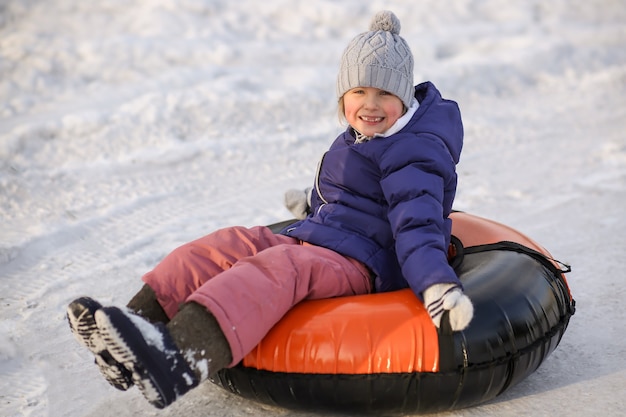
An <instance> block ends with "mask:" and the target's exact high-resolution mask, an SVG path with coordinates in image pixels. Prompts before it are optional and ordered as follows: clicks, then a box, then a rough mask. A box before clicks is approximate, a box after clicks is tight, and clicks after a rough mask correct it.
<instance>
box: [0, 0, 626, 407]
mask: <svg viewBox="0 0 626 417" xmlns="http://www.w3.org/2000/svg"><path fill="white" fill-rule="evenodd" d="M380 9H391V10H394V11H395V12H396V14H397V15H398V16H399V17H400V19H401V21H402V24H403V28H402V35H403V36H404V37H405V38H406V39H407V41H408V42H409V44H410V45H411V47H412V49H413V52H414V55H415V58H416V74H415V79H416V82H419V81H422V80H431V81H433V82H434V83H435V84H436V85H437V86H438V87H439V88H440V90H441V91H442V93H443V94H444V96H446V97H448V98H452V99H454V100H456V101H458V102H459V104H460V106H461V110H462V112H463V117H464V122H465V126H466V144H465V148H464V153H463V156H462V162H461V164H460V165H459V173H460V184H459V192H458V197H457V201H456V208H457V209H459V210H465V211H468V212H471V213H474V214H477V215H480V216H484V217H489V218H492V219H494V220H497V221H500V222H502V223H505V224H508V225H510V226H513V227H515V228H517V229H519V230H521V231H523V232H525V233H526V234H528V235H529V236H531V237H533V238H534V239H536V240H537V241H538V242H540V243H541V244H543V245H544V246H545V247H547V248H548V249H549V250H550V251H551V252H552V254H553V255H554V256H555V257H556V258H557V259H560V260H562V261H564V262H568V263H571V265H572V267H573V271H572V272H571V273H570V274H568V279H569V283H570V286H571V288H572V292H573V294H574V297H575V298H576V301H577V313H576V315H575V316H574V317H573V319H572V321H571V323H570V327H569V329H568V331H567V333H566V334H565V337H564V339H563V341H562V342H561V344H560V346H559V347H558V348H557V350H556V351H555V352H554V353H553V354H552V355H551V356H550V357H549V358H548V359H547V361H546V362H545V363H544V364H543V365H542V366H541V367H540V369H539V370H538V371H537V372H535V373H534V374H533V375H531V376H530V377H529V378H527V379H526V380H525V381H523V382H522V383H520V384H519V385H517V386H516V387H514V388H513V389H511V390H509V391H507V392H506V393H504V394H503V395H502V396H500V397H498V398H497V399H496V400H495V401H493V402H490V403H487V404H484V405H481V406H478V407H475V408H471V409H466V410H459V411H454V412H449V413H443V414H442V416H444V415H445V416H485V415H497V416H514V415H520V414H522V415H533V416H560V415H568V416H589V415H599V414H602V415H603V416H606V417H608V416H620V415H623V413H624V411H623V410H624V409H625V408H626V399H624V390H625V388H626V342H625V341H624V334H625V333H626V324H625V321H626V312H625V309H624V308H622V307H621V304H620V303H621V301H622V300H623V299H624V297H626V286H625V284H624V277H625V274H624V271H623V269H622V267H623V263H624V259H625V256H624V249H626V216H625V215H624V213H623V208H622V207H623V205H624V204H625V203H626V136H625V135H626V133H625V132H626V98H625V97H626V24H625V23H626V3H624V2H623V1H619V0H613V1H612V0H593V1H582V0H553V1H550V2H544V1H536V0H529V1H524V2H522V1H519V2H510V1H503V0H459V1H455V2H444V1H437V0H422V1H419V2H408V1H394V0H390V1H385V2H383V1H371V2H362V1H357V0H343V1H330V0H321V1H316V2H311V1H299V0H298V1H286V0H264V1H263V2H262V3H259V2H256V1H252V0H241V1H236V2H234V1H226V0H136V1H132V2H128V1H121V0H106V1H100V2H84V1H78V0H48V1H43V0H21V1H8V0H0V301H1V302H0V319H1V321H0V415H2V416H7V417H9V416H27V417H36V416H45V415H49V416H53V417H57V416H82V417H89V416H93V417H95V416H98V417H113V416H116V417H117V416H125V415H154V416H173V417H178V416H225V415H228V416H235V417H243V416H314V415H315V414H314V413H310V414H309V413H296V412H292V411H289V410H283V409H280V408H273V407H268V406H264V405H259V404H256V403H253V402H250V401H247V400H243V399H241V398H238V397H235V396H233V395H231V394H228V393H226V392H225V391H223V390H221V389H220V388H218V387H216V386H213V385H211V384H205V385H203V386H201V387H200V388H198V389H197V390H195V391H194V392H192V393H191V394H189V395H187V396H186V397H185V398H184V399H182V400H180V401H179V402H177V403H175V404H174V405H172V406H171V407H170V408H168V409H166V410H164V411H158V410H156V409H153V408H152V407H151V406H150V405H149V404H147V403H146V402H145V401H144V400H143V398H142V397H141V395H140V394H139V393H138V392H137V391H136V390H133V391H130V392H128V393H121V392H118V391H116V390H114V389H112V388H110V387H109V386H108V385H107V384H106V382H104V380H103V379H102V378H101V377H100V376H99V373H98V370H97V369H96V367H95V366H93V365H92V363H91V359H90V357H89V354H88V353H87V352H84V351H83V350H82V349H81V348H80V347H79V346H78V345H77V344H76V343H75V341H74V340H73V339H72V336H71V334H70V333H69V330H68V327H67V323H66V322H65V318H64V309H65V306H66V305H67V303H68V302H69V301H71V300H72V299H73V298H75V297H76V296H79V295H84V294H88V295H91V296H93V297H95V298H97V299H99V300H102V301H103V302H105V303H116V304H124V303H125V302H126V301H127V300H128V299H129V298H130V296H132V295H133V294H134V292H135V291H136V290H137V289H139V287H140V286H141V282H140V280H139V277H140V276H141V275H142V274H143V273H144V272H146V271H147V270H149V269H150V268H151V267H152V266H154V265H155V264H156V263H157V262H158V261H159V260H160V259H161V258H162V257H163V256H164V255H165V254H167V253H168V252H169V251H171V250H172V249H174V248H175V247H176V246H178V245H180V244H182V243H184V242H187V241H189V240H191V239H193V238H195V237H198V236H200V235H203V234H205V233H207V232H209V231H211V230H214V229H216V228H218V227H222V226H228V225H233V224H243V225H255V224H269V223H272V222H275V221H278V220H282V219H284V218H287V217H289V213H288V212H287V211H286V210H285V209H284V208H283V207H282V195H283V192H284V191H285V190H286V189H288V188H291V187H305V186H307V185H309V183H310V182H311V179H312V177H313V174H314V169H315V166H316V162H317V159H318V157H319V156H320V154H321V152H323V150H324V149H325V148H326V147H327V146H328V144H329V143H330V142H331V141H332V139H334V137H335V136H336V134H337V133H338V132H339V131H340V130H341V129H342V127H341V126H340V125H339V124H338V121H337V116H336V109H335V98H334V81H335V76H336V69H337V64H338V60H339V56H340V54H341V51H342V50H343V48H344V47H345V45H346V44H347V42H348V41H349V39H351V38H352V37H353V36H354V35H355V34H356V33H358V32H361V31H363V30H365V29H366V27H367V25H368V22H369V18H370V17H371V15H372V14H373V13H374V12H375V11H377V10H380Z"/></svg>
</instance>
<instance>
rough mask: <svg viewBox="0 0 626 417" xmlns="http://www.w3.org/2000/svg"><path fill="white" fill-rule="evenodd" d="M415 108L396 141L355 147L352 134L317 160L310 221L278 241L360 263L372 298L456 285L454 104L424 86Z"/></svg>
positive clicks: (457, 119)
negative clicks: (452, 253)
mask: <svg viewBox="0 0 626 417" xmlns="http://www.w3.org/2000/svg"><path fill="white" fill-rule="evenodd" d="M415 97H416V99H417V100H418V101H419V103H420V105H419V107H418V109H417V112H416V113H415V114H414V116H413V117H412V118H411V120H410V121H409V122H408V124H407V125H406V126H405V127H404V128H402V130H400V131H399V132H398V133H396V134H394V135H391V136H389V137H386V138H382V137H378V138H376V137H375V138H373V139H371V140H369V141H367V142H364V143H357V144H355V135H354V131H353V129H352V128H348V129H347V130H346V131H345V132H344V133H342V134H341V135H339V137H338V138H337V139H336V140H335V142H334V143H333V144H332V145H331V147H330V149H329V150H328V151H327V152H326V153H325V154H324V156H323V158H322V160H321V161H320V165H319V167H318V173H317V176H316V180H315V186H314V190H313V195H312V199H311V200H312V201H311V210H312V211H311V214H310V215H309V216H308V217H307V218H306V219H304V220H301V221H299V222H297V223H295V224H294V225H292V226H290V227H288V228H287V229H285V230H283V231H282V233H283V234H286V235H288V236H292V237H296V238H298V239H301V240H303V241H306V242H309V243H312V244H314V245H318V246H323V247H326V248H329V249H332V250H334V251H336V252H339V253H341V254H343V255H345V256H349V257H352V258H354V259H357V260H359V261H361V262H363V263H364V264H365V265H367V266H368V267H369V268H370V270H371V271H372V272H373V273H374V274H375V275H376V281H375V282H376V290H377V291H391V290H396V289H400V288H406V287H407V286H410V287H411V289H412V290H413V291H414V292H415V293H416V294H417V295H418V296H421V293H422V291H423V290H425V289H426V288H427V287H429V286H430V285H432V284H437V283H444V282H445V283H448V282H449V283H457V284H459V285H460V282H459V280H458V278H457V276H456V274H455V273H454V270H453V269H452V268H451V267H450V266H449V264H448V260H447V249H448V244H449V243H450V231H451V220H450V219H449V218H448V216H449V214H450V211H451V209H452V202H453V200H454V196H455V193H456V185H457V175H456V164H457V163H458V162H459V157H460V154H461V148H462V146H463V124H462V121H461V114H460V111H459V108H458V106H457V104H456V103H455V102H453V101H450V100H445V99H443V98H442V97H441V94H440V93H439V91H438V90H437V88H436V87H435V86H434V85H433V84H432V83H430V82H425V83H422V84H419V85H418V86H416V87H415Z"/></svg>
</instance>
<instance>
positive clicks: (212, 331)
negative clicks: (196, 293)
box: [167, 302, 232, 381]
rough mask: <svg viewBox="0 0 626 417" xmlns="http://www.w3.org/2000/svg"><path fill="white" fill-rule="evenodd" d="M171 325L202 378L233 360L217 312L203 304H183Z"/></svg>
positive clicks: (184, 352) (189, 359)
mask: <svg viewBox="0 0 626 417" xmlns="http://www.w3.org/2000/svg"><path fill="white" fill-rule="evenodd" d="M167 328H168V330H169V331H170V334H171V335H172V338H173V339H174V342H175V343H176V346H178V347H179V349H180V350H181V352H183V355H184V356H185V358H186V359H187V362H188V363H189V364H190V365H191V368H192V369H193V370H194V372H195V374H196V376H197V377H198V378H199V379H200V380H201V381H204V380H206V379H207V378H209V377H212V376H213V375H214V374H215V373H216V372H217V371H219V370H220V369H222V368H224V367H226V366H228V364H229V363H230V362H231V361H232V354H231V350H230V345H229V344H228V341H227V340H226V336H224V333H223V332H222V329H221V328H220V326H219V324H218V323H217V320H216V319H215V317H214V316H213V314H211V313H210V312H209V311H208V310H207V309H206V308H205V307H203V306H201V305H200V304H197V303H194V302H189V303H185V304H183V306H182V307H181V309H180V311H179V312H178V313H177V314H176V315H175V316H174V318H173V319H172V321H170V322H169V323H168V324H167Z"/></svg>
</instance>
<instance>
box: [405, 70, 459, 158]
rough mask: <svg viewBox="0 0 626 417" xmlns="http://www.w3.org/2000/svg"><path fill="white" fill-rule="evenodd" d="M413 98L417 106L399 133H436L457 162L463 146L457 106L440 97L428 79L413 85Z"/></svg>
mask: <svg viewBox="0 0 626 417" xmlns="http://www.w3.org/2000/svg"><path fill="white" fill-rule="evenodd" d="M415 98H416V99H417V101H418V102H419V103H420V105H419V108H418V109H417V111H416V112H415V114H414V115H413V117H412V118H411V120H410V121H409V122H408V123H407V125H406V126H405V127H404V128H403V129H402V130H400V133H401V132H413V133H430V134H433V135H436V136H437V137H439V138H440V139H441V140H442V141H443V142H444V143H445V144H446V146H447V148H448V150H449V152H450V154H451V155H452V158H453V159H454V162H455V163H457V164H458V163H459V159H460V157H461V150H462V148H463V123H462V121H461V116H460V114H461V112H460V110H459V106H458V105H457V103H456V102H454V101H452V100H446V99H444V98H442V97H441V93H439V90H437V87H435V85H434V84H433V83H431V82H430V81H427V82H424V83H421V84H419V85H417V86H415Z"/></svg>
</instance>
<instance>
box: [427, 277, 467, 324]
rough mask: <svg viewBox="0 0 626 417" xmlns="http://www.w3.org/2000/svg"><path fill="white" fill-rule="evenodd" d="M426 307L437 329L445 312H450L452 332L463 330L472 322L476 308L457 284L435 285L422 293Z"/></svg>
mask: <svg viewBox="0 0 626 417" xmlns="http://www.w3.org/2000/svg"><path fill="white" fill-rule="evenodd" d="M422 295H423V296H424V306H425V307H426V310H428V314H429V315H430V318H431V319H432V321H433V323H434V324H435V326H436V327H437V328H439V325H440V324H441V316H443V313H444V311H445V310H448V311H450V315H449V317H450V327H451V328H452V331H459V330H463V329H465V328H466V327H467V325H468V324H469V323H470V321H472V316H473V315H474V306H473V305H472V302H471V301H470V299H469V297H468V296H467V295H465V294H463V291H462V290H461V287H459V286H458V285H455V284H434V285H431V286H430V287H428V288H426V289H425V290H424V292H423V293H422Z"/></svg>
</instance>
